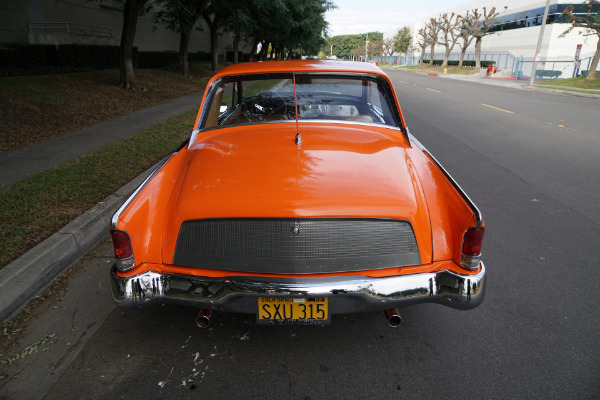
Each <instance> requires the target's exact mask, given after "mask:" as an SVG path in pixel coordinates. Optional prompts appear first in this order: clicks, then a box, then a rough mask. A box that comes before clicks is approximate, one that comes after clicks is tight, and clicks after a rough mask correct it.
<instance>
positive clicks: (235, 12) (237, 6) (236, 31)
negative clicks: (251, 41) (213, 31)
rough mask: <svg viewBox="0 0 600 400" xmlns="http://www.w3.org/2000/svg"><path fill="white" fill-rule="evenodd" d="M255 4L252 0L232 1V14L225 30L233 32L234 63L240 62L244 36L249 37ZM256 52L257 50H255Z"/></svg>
mask: <svg viewBox="0 0 600 400" xmlns="http://www.w3.org/2000/svg"><path fill="white" fill-rule="evenodd" d="M254 3H255V2H254V1H251V0H230V2H229V5H230V8H231V12H230V13H229V16H228V17H227V18H226V19H225V21H224V26H225V29H226V30H227V31H229V32H233V46H232V47H233V63H234V64H237V63H238V62H239V59H238V58H239V45H240V40H241V38H242V35H244V36H246V37H249V36H250V35H249V33H248V32H250V30H251V29H249V28H250V25H251V17H250V9H251V7H252V6H253V4H254ZM254 50H256V48H254Z"/></svg>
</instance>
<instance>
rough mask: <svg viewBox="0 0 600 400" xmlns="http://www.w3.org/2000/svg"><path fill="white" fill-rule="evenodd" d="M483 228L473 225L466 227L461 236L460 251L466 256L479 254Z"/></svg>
mask: <svg viewBox="0 0 600 400" xmlns="http://www.w3.org/2000/svg"><path fill="white" fill-rule="evenodd" d="M483 230H484V229H483V228H482V227H474V228H469V229H467V232H466V233H465V236H464V238H463V247H462V253H463V254H464V255H466V256H478V255H480V254H481V245H482V243H483Z"/></svg>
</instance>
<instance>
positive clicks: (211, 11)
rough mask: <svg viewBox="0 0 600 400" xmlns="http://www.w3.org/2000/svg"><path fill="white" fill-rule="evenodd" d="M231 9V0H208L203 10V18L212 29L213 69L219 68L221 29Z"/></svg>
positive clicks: (211, 61) (211, 52)
mask: <svg viewBox="0 0 600 400" xmlns="http://www.w3.org/2000/svg"><path fill="white" fill-rule="evenodd" d="M230 11H231V4H230V0H208V3H207V5H206V7H204V9H203V10H202V18H204V21H205V22H206V24H207V25H208V29H209V30H210V64H211V68H212V70H213V71H217V70H218V69H219V29H220V28H221V23H222V22H223V20H225V19H226V17H227V15H228V13H229V12H230Z"/></svg>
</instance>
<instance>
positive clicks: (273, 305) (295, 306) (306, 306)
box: [258, 297, 329, 325]
mask: <svg viewBox="0 0 600 400" xmlns="http://www.w3.org/2000/svg"><path fill="white" fill-rule="evenodd" d="M327 300H328V298H327V297H313V298H282V297H259V298H258V323H259V324H267V325H323V324H326V323H328V322H329V303H328V301H327Z"/></svg>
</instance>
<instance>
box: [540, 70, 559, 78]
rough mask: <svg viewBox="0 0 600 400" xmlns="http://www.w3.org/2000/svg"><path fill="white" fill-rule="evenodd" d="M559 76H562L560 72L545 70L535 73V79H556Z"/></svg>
mask: <svg viewBox="0 0 600 400" xmlns="http://www.w3.org/2000/svg"><path fill="white" fill-rule="evenodd" d="M561 75H562V71H553V70H545V69H538V70H537V71H535V77H536V78H550V79H556V78H558V77H559V76H561Z"/></svg>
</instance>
